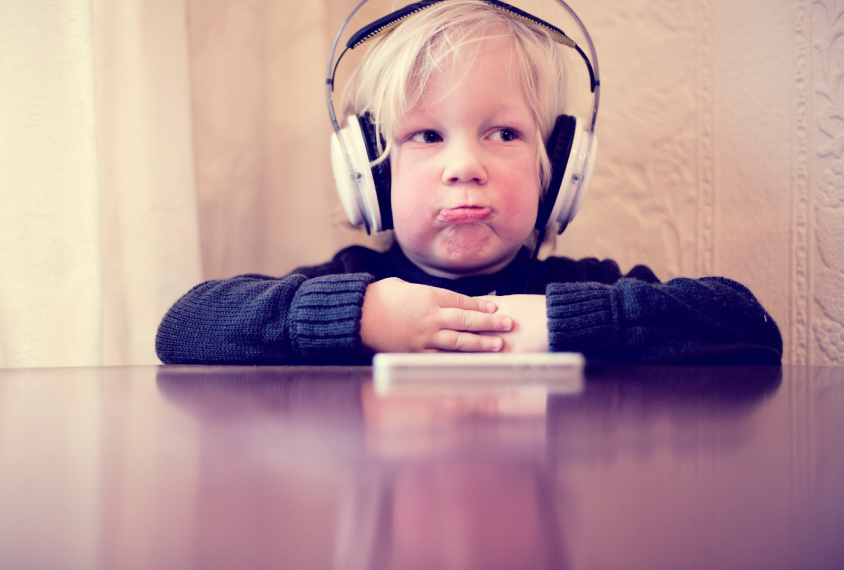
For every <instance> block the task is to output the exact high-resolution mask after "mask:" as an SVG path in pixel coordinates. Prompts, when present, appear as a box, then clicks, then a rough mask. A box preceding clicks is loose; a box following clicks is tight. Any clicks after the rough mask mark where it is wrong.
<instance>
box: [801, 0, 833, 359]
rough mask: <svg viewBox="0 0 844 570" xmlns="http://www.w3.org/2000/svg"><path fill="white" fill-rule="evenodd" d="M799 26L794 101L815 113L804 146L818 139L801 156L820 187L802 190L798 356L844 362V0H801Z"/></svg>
mask: <svg viewBox="0 0 844 570" xmlns="http://www.w3.org/2000/svg"><path fill="white" fill-rule="evenodd" d="M809 13H811V20H809V18H808V15H809ZM795 24H796V25H795V32H796V34H795V35H796V37H798V38H799V43H797V46H798V49H797V53H796V54H795V55H796V57H797V58H798V61H799V62H800V67H799V68H798V69H799V70H800V72H801V76H800V77H799V79H800V80H801V81H802V82H803V83H804V87H803V89H801V90H800V92H799V94H800V96H799V97H798V98H797V101H796V103H797V106H798V111H799V112H801V113H804V114H806V110H808V109H811V110H810V111H809V112H808V117H809V119H808V120H807V119H805V118H803V117H801V120H803V121H804V122H805V123H808V125H809V133H808V135H807V136H805V137H804V140H812V139H814V144H813V145H812V146H810V147H808V148H809V149H811V148H812V147H813V152H812V151H810V150H806V149H804V148H802V147H801V148H800V149H799V150H800V152H801V153H802V152H804V151H805V154H806V155H808V156H807V157H806V158H808V160H807V164H806V165H805V170H806V172H805V173H804V174H807V176H805V177H806V179H808V180H811V178H810V177H811V176H812V175H813V176H814V184H808V185H804V186H805V187H803V186H801V185H799V184H798V193H799V201H798V209H797V211H796V212H795V214H797V216H796V218H797V224H796V225H797V227H798V231H799V232H801V234H800V237H801V238H805V239H806V242H807V245H806V246H805V248H804V247H802V246H803V244H802V243H801V244H800V246H801V247H800V249H799V251H796V252H795V258H796V260H797V262H798V265H797V267H798V268H799V269H798V272H797V273H798V280H797V285H798V287H797V289H798V291H799V293H800V296H799V297H798V299H799V301H800V302H801V303H804V305H803V306H800V305H798V306H797V307H796V312H797V315H798V316H799V317H800V320H799V321H798V323H799V324H798V327H797V328H796V332H797V335H796V337H797V338H796V340H797V339H799V340H800V341H802V342H799V341H798V342H796V343H795V344H796V345H797V350H796V351H795V355H794V358H795V361H797V362H802V361H808V362H814V363H824V364H826V363H829V364H833V363H835V364H844V91H842V89H843V88H844V2H842V1H840V0H833V1H826V2H822V1H814V2H811V3H809V2H806V1H801V2H798V3H797V17H796V18H795ZM807 65H810V67H809V68H808V69H805V67H806V66H807ZM807 78H809V81H808V89H807V88H806V87H805V84H806V79H807ZM812 123H814V124H812ZM802 160H805V159H804V158H803V157H802V156H801V161H802ZM801 166H802V164H801ZM813 187H814V188H813ZM813 250H814V251H813ZM815 253H816V255H814V254H815ZM804 290H805V291H804ZM810 331H811V332H810Z"/></svg>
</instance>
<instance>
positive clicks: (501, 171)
mask: <svg viewBox="0 0 844 570" xmlns="http://www.w3.org/2000/svg"><path fill="white" fill-rule="evenodd" d="M513 67H514V64H512V65H511V61H510V48H509V47H508V46H507V45H506V44H504V43H501V42H491V41H490V42H484V43H483V44H482V45H481V47H479V51H478V54H477V56H476V57H475V59H474V62H473V64H472V66H471V67H470V68H469V70H468V73H464V71H465V68H462V67H460V66H457V67H456V68H454V69H450V70H447V71H446V72H444V73H441V74H438V75H437V76H435V78H434V81H433V82H432V83H431V87H430V88H429V91H428V93H427V94H426V96H425V97H424V98H423V99H422V100H421V102H420V103H419V104H418V105H417V106H416V107H414V108H413V109H411V110H410V111H409V112H408V113H407V115H406V116H405V117H404V119H403V120H402V121H401V122H400V123H399V124H398V125H397V127H396V129H395V131H394V133H395V136H394V140H393V147H392V151H391V153H390V164H391V172H392V207H393V224H394V227H395V233H396V240H397V241H398V243H399V245H400V246H401V248H402V250H403V251H404V253H405V255H406V256H407V257H408V259H410V260H411V261H412V262H413V263H415V264H416V265H417V266H419V267H420V268H421V269H423V270H424V271H426V272H428V273H430V274H432V275H438V276H441V277H458V276H462V275H482V274H488V273H494V272H495V271H498V270H499V269H502V268H503V267H504V266H506V265H507V264H508V263H509V262H510V261H512V259H513V258H514V257H515V255H516V253H517V252H518V251H519V248H521V246H522V244H523V243H524V242H525V239H526V238H527V237H528V236H529V235H530V233H531V231H532V229H533V225H534V223H535V222H536V213H537V209H538V204H539V175H538V172H537V166H536V165H537V156H536V152H537V151H536V142H535V141H536V137H537V136H538V133H537V126H536V123H535V122H534V120H533V116H532V114H531V112H530V107H529V106H528V102H527V99H526V97H525V94H524V90H523V88H522V85H521V81H520V79H519V75H518V72H517V71H515V70H514V69H513Z"/></svg>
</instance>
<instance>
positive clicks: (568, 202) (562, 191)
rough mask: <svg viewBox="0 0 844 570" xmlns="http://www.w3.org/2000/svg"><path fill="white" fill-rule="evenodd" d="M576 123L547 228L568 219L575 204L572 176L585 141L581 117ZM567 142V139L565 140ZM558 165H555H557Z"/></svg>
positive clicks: (546, 223) (549, 193)
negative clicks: (579, 150)
mask: <svg viewBox="0 0 844 570" xmlns="http://www.w3.org/2000/svg"><path fill="white" fill-rule="evenodd" d="M574 119H575V124H574V126H573V128H572V130H571V139H572V141H571V147H570V148H571V150H570V151H569V155H568V157H565V170H564V172H563V176H562V178H560V185H559V188H558V190H557V192H556V196H557V198H556V200H555V201H554V206H553V207H552V208H551V213H550V214H549V216H548V219H547V221H546V222H545V230H546V231H547V230H549V229H551V228H552V227H553V226H554V224H555V223H556V222H557V221H560V220H566V219H568V217H569V213H570V212H571V208H572V205H573V202H574V201H573V198H574V194H575V192H576V190H577V189H576V188H572V183H571V181H572V176H573V175H574V173H575V171H576V170H577V168H578V165H577V164H576V162H577V157H578V155H579V152H578V149H579V148H580V146H581V145H582V143H583V139H584V138H585V137H584V132H583V129H582V123H581V121H580V119H578V118H576V117H575V118H574ZM565 142H567V141H565ZM557 166H558V165H556V164H555V165H554V167H557ZM551 190H552V189H550V188H549V191H548V192H547V193H546V196H548V195H551Z"/></svg>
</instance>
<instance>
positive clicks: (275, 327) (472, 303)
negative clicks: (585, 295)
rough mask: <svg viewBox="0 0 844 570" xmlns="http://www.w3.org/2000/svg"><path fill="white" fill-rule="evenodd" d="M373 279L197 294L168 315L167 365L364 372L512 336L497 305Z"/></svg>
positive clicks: (492, 347) (216, 288) (241, 280)
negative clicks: (359, 368)
mask: <svg viewBox="0 0 844 570" xmlns="http://www.w3.org/2000/svg"><path fill="white" fill-rule="evenodd" d="M372 280H373V277H372V276H371V275H369V274H367V273H350V274H339V275H326V276H322V277H315V278H313V279H307V278H306V277H305V276H304V275H300V274H292V275H289V276H288V277H286V278H284V279H274V278H270V277H264V276H260V275H245V276H241V277H235V278H232V279H226V280H220V281H208V282H206V283H203V284H201V285H198V286H197V287H194V288H193V289H192V290H191V291H189V292H188V293H187V294H186V295H185V296H184V297H182V298H181V299H179V301H177V302H176V303H175V304H174V305H173V307H172V308H171V309H170V310H169V311H168V312H167V314H166V315H165V317H164V319H163V320H162V322H161V325H160V326H159V329H158V335H157V337H156V352H157V353H158V357H159V358H160V359H161V361H162V362H164V363H165V364H290V363H306V362H309V363H314V362H318V363H327V362H336V363H365V362H367V361H368V359H369V357H370V356H371V352H416V351H423V350H459V351H497V350H500V349H501V347H502V345H503V343H502V341H501V340H500V339H498V338H495V337H487V336H480V335H478V334H474V332H473V331H507V330H509V329H510V328H511V326H512V320H511V319H510V318H509V317H506V316H501V315H493V314H492V313H494V312H495V310H496V306H495V304H494V303H492V302H484V301H480V300H478V299H475V298H472V297H468V296H465V295H460V294H458V293H454V292H452V291H447V290H445V289H437V288H435V287H429V286H426V285H415V284H411V283H406V282H404V281H401V280H399V279H395V278H390V279H384V280H382V281H378V282H374V283H373V282H372Z"/></svg>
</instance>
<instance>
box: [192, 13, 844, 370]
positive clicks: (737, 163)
mask: <svg viewBox="0 0 844 570" xmlns="http://www.w3.org/2000/svg"><path fill="white" fill-rule="evenodd" d="M514 3H515V4H516V5H518V6H520V7H522V8H524V9H527V10H529V11H531V12H534V13H536V14H537V15H540V16H542V17H546V18H547V19H550V20H552V21H554V22H559V23H561V27H563V28H564V29H566V30H567V31H572V30H573V29H574V26H573V25H572V24H571V23H568V21H567V19H566V18H561V17H560V15H561V11H560V10H559V8H557V7H556V6H555V5H554V4H553V3H552V2H548V1H545V0H523V1H515V2H514ZM570 3H571V5H572V6H573V7H574V8H575V10H576V11H577V12H578V14H579V15H580V16H581V18H582V19H583V21H584V22H585V24H586V25H587V27H588V28H589V30H590V32H591V33H592V36H593V38H594V40H595V44H596V47H597V50H598V54H599V57H600V66H601V74H602V84H603V93H602V96H603V99H602V106H601V112H600V116H599V123H598V135H599V138H600V150H599V162H598V166H597V169H596V174H595V178H594V180H593V186H592V190H591V191H590V195H589V196H588V198H587V200H586V202H585V203H584V206H583V209H582V211H581V214H580V215H579V217H578V219H577V220H576V221H575V222H574V224H572V226H571V227H570V228H569V229H568V230H567V231H566V233H565V234H564V235H563V236H562V237H561V238H559V240H558V242H557V243H556V245H555V247H554V251H555V253H556V254H559V255H568V256H571V257H583V256H597V257H609V258H613V259H616V260H617V261H618V262H619V264H620V265H621V266H622V269H625V270H626V269H629V268H630V267H632V266H633V265H634V264H636V263H645V264H648V265H650V266H651V267H652V268H653V269H654V270H655V271H656V272H657V274H658V275H659V276H660V277H661V278H662V279H669V278H672V277H675V276H680V275H683V276H691V277H696V276H702V275H713V274H714V275H724V276H726V277H730V278H733V279H736V280H738V281H740V282H742V283H744V284H745V285H747V286H748V287H749V288H750V289H751V290H752V291H753V292H754V293H755V294H756V295H757V296H758V297H759V299H760V300H761V301H762V303H763V304H764V305H765V306H766V307H767V308H768V310H769V311H770V312H771V314H772V315H773V316H774V318H775V319H776V321H777V322H778V323H779V325H780V328H781V329H782V332H783V337H784V340H785V343H786V355H785V358H784V360H785V361H787V362H788V361H791V362H801V363H802V362H810V363H816V364H823V363H826V364H832V363H838V364H844V162H842V160H844V99H842V97H844V94H842V87H844V84H842V77H843V76H844V72H843V71H842V69H844V50H842V48H844V39H841V37H842V32H844V17H843V16H844V2H842V1H840V0H834V1H814V2H812V1H810V0H739V1H738V2H735V1H733V2H730V1H728V0H694V1H683V0H616V1H614V2H611V3H606V2H600V3H598V2H587V1H586V0H571V2H570ZM352 4H353V3H352V2H351V1H349V0H323V1H313V0H288V1H286V2H283V3H282V2H273V1H272V0H212V1H200V0H188V16H189V37H190V42H191V46H190V47H191V75H192V85H193V100H194V138H195V141H196V143H195V144H196V168H197V184H198V191H199V194H200V205H201V210H200V214H201V226H202V240H203V260H204V263H205V273H206V276H208V277H216V276H223V275H232V274H235V273H241V272H245V271H258V272H265V273H271V274H280V273H283V272H285V271H289V270H290V269H292V268H293V267H294V266H296V265H299V264H303V263H314V262H317V261H320V260H324V259H326V258H327V257H329V256H330V255H331V254H332V253H333V251H335V250H336V249H337V248H339V247H340V246H341V245H343V244H346V243H350V242H352V241H356V242H363V243H367V238H366V237H365V236H362V235H361V234H360V233H354V232H350V231H348V230H346V229H343V228H342V226H341V225H339V224H338V223H337V222H336V219H337V216H336V211H337V208H338V200H337V199H336V197H335V196H334V193H333V192H334V191H333V186H332V184H333V183H332V180H331V175H330V173H329V171H328V168H329V166H328V152H327V136H328V132H329V128H328V120H327V117H326V112H325V103H324V97H323V82H322V77H323V76H324V67H325V57H326V54H327V49H328V45H329V43H330V41H331V39H332V38H333V34H334V32H335V31H336V28H337V26H338V24H339V22H340V21H341V20H342V18H343V17H344V15H345V14H346V13H347V11H348V10H349V9H350V7H351V5H352ZM390 5H391V2H388V1H386V0H373V1H372V2H370V4H368V5H367V6H366V7H365V8H364V11H365V14H363V15H362V16H361V17H360V18H359V19H358V20H356V22H355V24H353V27H355V29H356V28H357V27H359V26H360V25H363V23H366V22H369V21H371V20H373V19H375V18H377V17H378V16H380V15H383V14H384V13H386V11H387V10H388V9H389V6H390ZM354 55H355V54H352V58H351V61H352V62H353V61H354ZM352 65H353V63H352V64H348V63H346V62H344V66H347V67H346V69H341V72H340V82H341V83H342V80H343V75H344V73H346V70H347V69H351V66H352ZM573 67H574V68H573V74H574V75H575V81H573V86H574V87H573V88H574V89H575V92H573V93H572V95H573V97H574V98H576V99H577V98H578V97H579V95H580V94H578V93H577V92H576V88H577V86H578V85H582V84H583V83H582V82H583V81H585V80H583V79H582V70H580V69H579V67H578V65H577V63H576V62H575V63H574V66H573ZM579 74H580V75H579ZM578 77H580V79H578ZM581 99H582V97H581Z"/></svg>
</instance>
